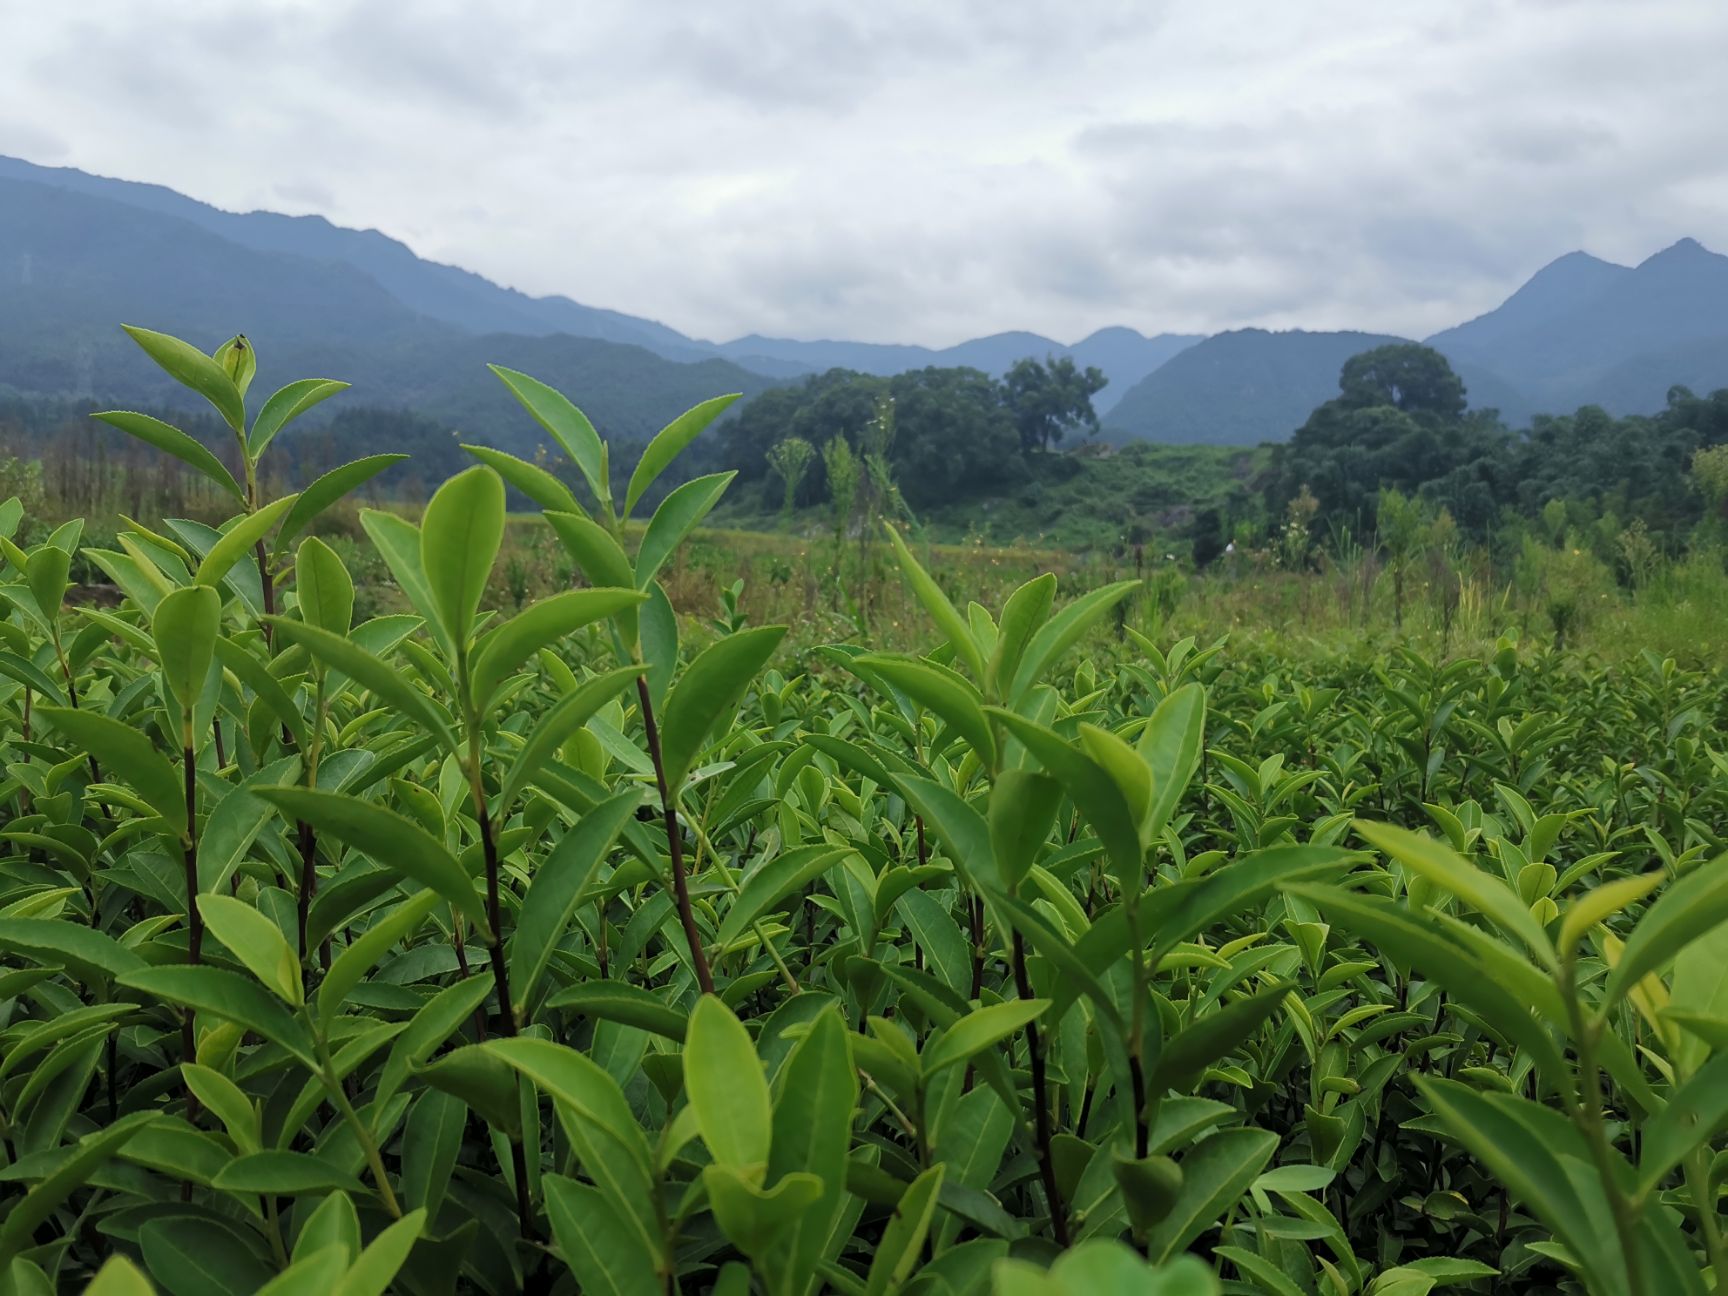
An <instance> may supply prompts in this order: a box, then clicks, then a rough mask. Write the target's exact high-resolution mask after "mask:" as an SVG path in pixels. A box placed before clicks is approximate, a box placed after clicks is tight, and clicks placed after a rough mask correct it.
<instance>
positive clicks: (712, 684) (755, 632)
mask: <svg viewBox="0 0 1728 1296" xmlns="http://www.w3.org/2000/svg"><path fill="white" fill-rule="evenodd" d="M785 635H786V627H785V626H756V627H753V628H752V629H749V630H740V631H738V632H736V633H735V634H730V635H727V636H726V637H725V638H724V639H720V640H717V641H716V642H714V643H712V644H710V645H709V646H708V647H707V648H705V649H703V650H702V652H701V653H699V654H698V655H697V657H696V660H695V661H693V662H691V663H690V664H689V665H688V666H686V667H685V668H684V674H683V675H682V676H680V677H679V679H678V681H677V683H675V684H674V685H673V686H672V691H671V693H670V694H669V695H668V696H667V698H666V714H665V716H664V717H662V719H661V722H660V755H661V760H662V762H663V763H664V766H665V771H666V786H667V788H668V789H669V790H670V791H671V793H672V794H673V795H674V796H676V795H677V793H678V791H679V789H681V788H682V787H683V786H684V780H685V779H686V778H688V777H689V774H690V771H691V769H692V768H694V766H695V764H696V758H697V757H698V756H700V755H701V754H702V749H703V748H704V747H705V746H707V744H708V735H709V734H710V733H712V732H713V729H714V726H715V725H717V724H718V723H719V722H720V720H721V718H722V717H723V716H726V715H729V714H730V713H731V712H732V711H733V710H734V708H736V707H737V705H738V703H739V702H740V701H741V700H742V699H743V697H744V694H745V692H746V691H748V689H749V688H750V685H751V684H752V683H753V682H754V681H755V679H756V676H757V674H758V673H760V671H761V670H762V668H763V667H764V666H766V665H767V664H768V659H769V658H770V657H772V656H773V655H774V650H775V649H776V648H778V647H779V646H780V640H781V639H783V638H784V637H785Z"/></svg>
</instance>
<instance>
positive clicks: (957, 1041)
mask: <svg viewBox="0 0 1728 1296" xmlns="http://www.w3.org/2000/svg"><path fill="white" fill-rule="evenodd" d="M1049 1007H1050V1001H1049V1000H1048V999H1010V1000H1008V1001H1007V1002H1006V1003H999V1004H991V1005H989V1006H988V1007H985V1008H974V1009H973V1010H972V1011H971V1012H969V1013H967V1014H966V1016H964V1017H962V1018H961V1019H960V1020H959V1021H957V1022H955V1023H954V1025H952V1026H950V1027H949V1028H948V1029H947V1030H945V1031H943V1032H942V1034H941V1035H940V1036H939V1037H938V1038H937V1040H936V1042H935V1043H934V1044H931V1045H930V1046H929V1047H927V1048H926V1049H925V1050H924V1056H923V1058H922V1061H923V1064H924V1075H925V1078H926V1080H928V1079H929V1078H930V1077H932V1076H934V1075H935V1074H936V1073H937V1072H938V1071H940V1070H942V1068H944V1067H950V1066H955V1065H957V1064H959V1063H961V1062H965V1061H967V1060H969V1059H970V1058H971V1057H972V1056H973V1055H974V1054H977V1053H981V1052H983V1051H984V1050H985V1049H987V1048H989V1047H990V1046H991V1045H993V1044H998V1043H1000V1042H1001V1041H1002V1040H1005V1039H1007V1038H1008V1037H1009V1036H1010V1035H1012V1034H1014V1033H1015V1032H1016V1031H1019V1030H1024V1029H1025V1028H1026V1026H1027V1024H1028V1023H1030V1022H1034V1021H1037V1020H1038V1018H1039V1017H1041V1016H1043V1014H1044V1012H1045V1010H1046V1009H1048V1008H1049Z"/></svg>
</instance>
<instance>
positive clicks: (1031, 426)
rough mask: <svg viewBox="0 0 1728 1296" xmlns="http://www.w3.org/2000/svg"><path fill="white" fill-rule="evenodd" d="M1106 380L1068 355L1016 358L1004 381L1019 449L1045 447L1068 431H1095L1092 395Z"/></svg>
mask: <svg viewBox="0 0 1728 1296" xmlns="http://www.w3.org/2000/svg"><path fill="white" fill-rule="evenodd" d="M1108 381H1109V380H1108V379H1106V378H1105V377H1104V373H1103V371H1102V370H1100V369H1097V368H1094V367H1091V366H1088V367H1087V368H1085V369H1081V368H1080V367H1079V366H1078V365H1076V364H1075V363H1074V361H1073V360H1072V359H1071V358H1069V357H1068V356H1063V357H1061V358H1060V359H1055V358H1052V359H1049V360H1047V361H1045V362H1044V363H1039V362H1038V361H1037V360H1031V359H1026V360H1016V361H1015V362H1014V364H1013V366H1012V367H1011V368H1010V369H1009V370H1008V375H1007V378H1006V380H1005V386H1006V387H1007V400H1008V409H1009V411H1010V412H1011V413H1012V414H1013V416H1014V424H1015V427H1016V428H1017V429H1018V430H1019V432H1020V448H1021V450H1023V451H1026V452H1027V453H1030V452H1031V451H1033V450H1047V449H1049V448H1050V447H1051V446H1052V445H1054V444H1056V443H1057V442H1058V441H1060V440H1062V438H1063V437H1065V436H1067V435H1068V434H1069V433H1070V432H1078V431H1079V430H1080V429H1082V428H1085V429H1088V430H1090V431H1093V432H1096V431H1097V430H1098V414H1097V411H1095V410H1094V409H1093V408H1092V398H1093V397H1094V396H1096V395H1097V394H1098V393H1099V392H1101V391H1103V390H1104V385H1105V383H1106V382H1108Z"/></svg>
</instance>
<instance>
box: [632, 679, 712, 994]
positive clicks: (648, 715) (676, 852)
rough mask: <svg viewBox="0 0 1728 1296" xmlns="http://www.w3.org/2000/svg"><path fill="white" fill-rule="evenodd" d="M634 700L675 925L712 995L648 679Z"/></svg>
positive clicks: (639, 682) (705, 988)
mask: <svg viewBox="0 0 1728 1296" xmlns="http://www.w3.org/2000/svg"><path fill="white" fill-rule="evenodd" d="M636 696H637V698H638V699H640V700H641V703H642V727H643V728H644V729H645V730H646V731H647V733H648V757H649V759H650V760H652V761H653V762H654V781H655V782H656V783H657V784H658V785H659V787H660V812H661V814H662V815H663V816H664V817H665V820H666V848H667V850H668V851H669V852H670V853H671V857H672V895H673V898H674V899H675V900H676V901H677V904H678V921H679V922H680V923H682V924H683V926H684V941H685V943H686V944H687V945H689V946H690V963H691V966H692V967H694V968H695V969H696V984H697V985H699V986H700V987H701V988H702V993H703V994H713V993H714V974H713V973H712V972H710V971H709V970H708V956H707V954H705V953H704V952H703V950H702V934H701V933H700V932H699V931H697V929H696V914H695V912H694V911H693V910H692V909H691V908H690V884H689V882H688V880H687V879H686V878H685V876H684V841H683V837H682V835H681V834H680V832H679V829H678V810H677V807H676V806H674V805H673V803H672V790H671V788H669V787H668V786H667V785H666V766H665V764H664V762H663V761H662V760H661V759H660V730H659V729H658V728H657V727H656V726H655V724H654V704H653V703H652V702H651V701H650V700H649V697H648V678H647V676H645V675H639V676H637V677H636Z"/></svg>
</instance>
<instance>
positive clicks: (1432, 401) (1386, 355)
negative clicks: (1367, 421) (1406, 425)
mask: <svg viewBox="0 0 1728 1296" xmlns="http://www.w3.org/2000/svg"><path fill="white" fill-rule="evenodd" d="M1338 389H1339V391H1340V392H1341V393H1342V399H1343V402H1344V403H1345V404H1346V405H1348V406H1349V407H1351V408H1353V409H1368V408H1370V407H1372V406H1376V405H1390V406H1391V407H1392V408H1393V409H1396V410H1402V411H1403V412H1404V413H1406V414H1431V415H1433V416H1434V417H1435V418H1438V419H1444V420H1449V421H1450V420H1456V419H1459V418H1462V417H1463V415H1464V407H1465V400H1464V383H1463V381H1462V380H1461V379H1460V378H1459V377H1458V375H1457V374H1455V373H1453V372H1452V366H1451V365H1450V364H1448V363H1447V362H1446V357H1445V356H1443V355H1441V354H1440V353H1439V352H1438V351H1436V350H1435V349H1434V348H1433V347H1426V346H1423V345H1421V344H1420V343H1418V342H1394V343H1391V344H1389V345H1387V346H1380V347H1375V348H1374V349H1373V350H1372V351H1364V352H1362V354H1360V355H1354V356H1351V357H1350V358H1349V359H1348V360H1346V361H1345V362H1344V368H1343V370H1342V372H1341V373H1340V374H1339V375H1338Z"/></svg>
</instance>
